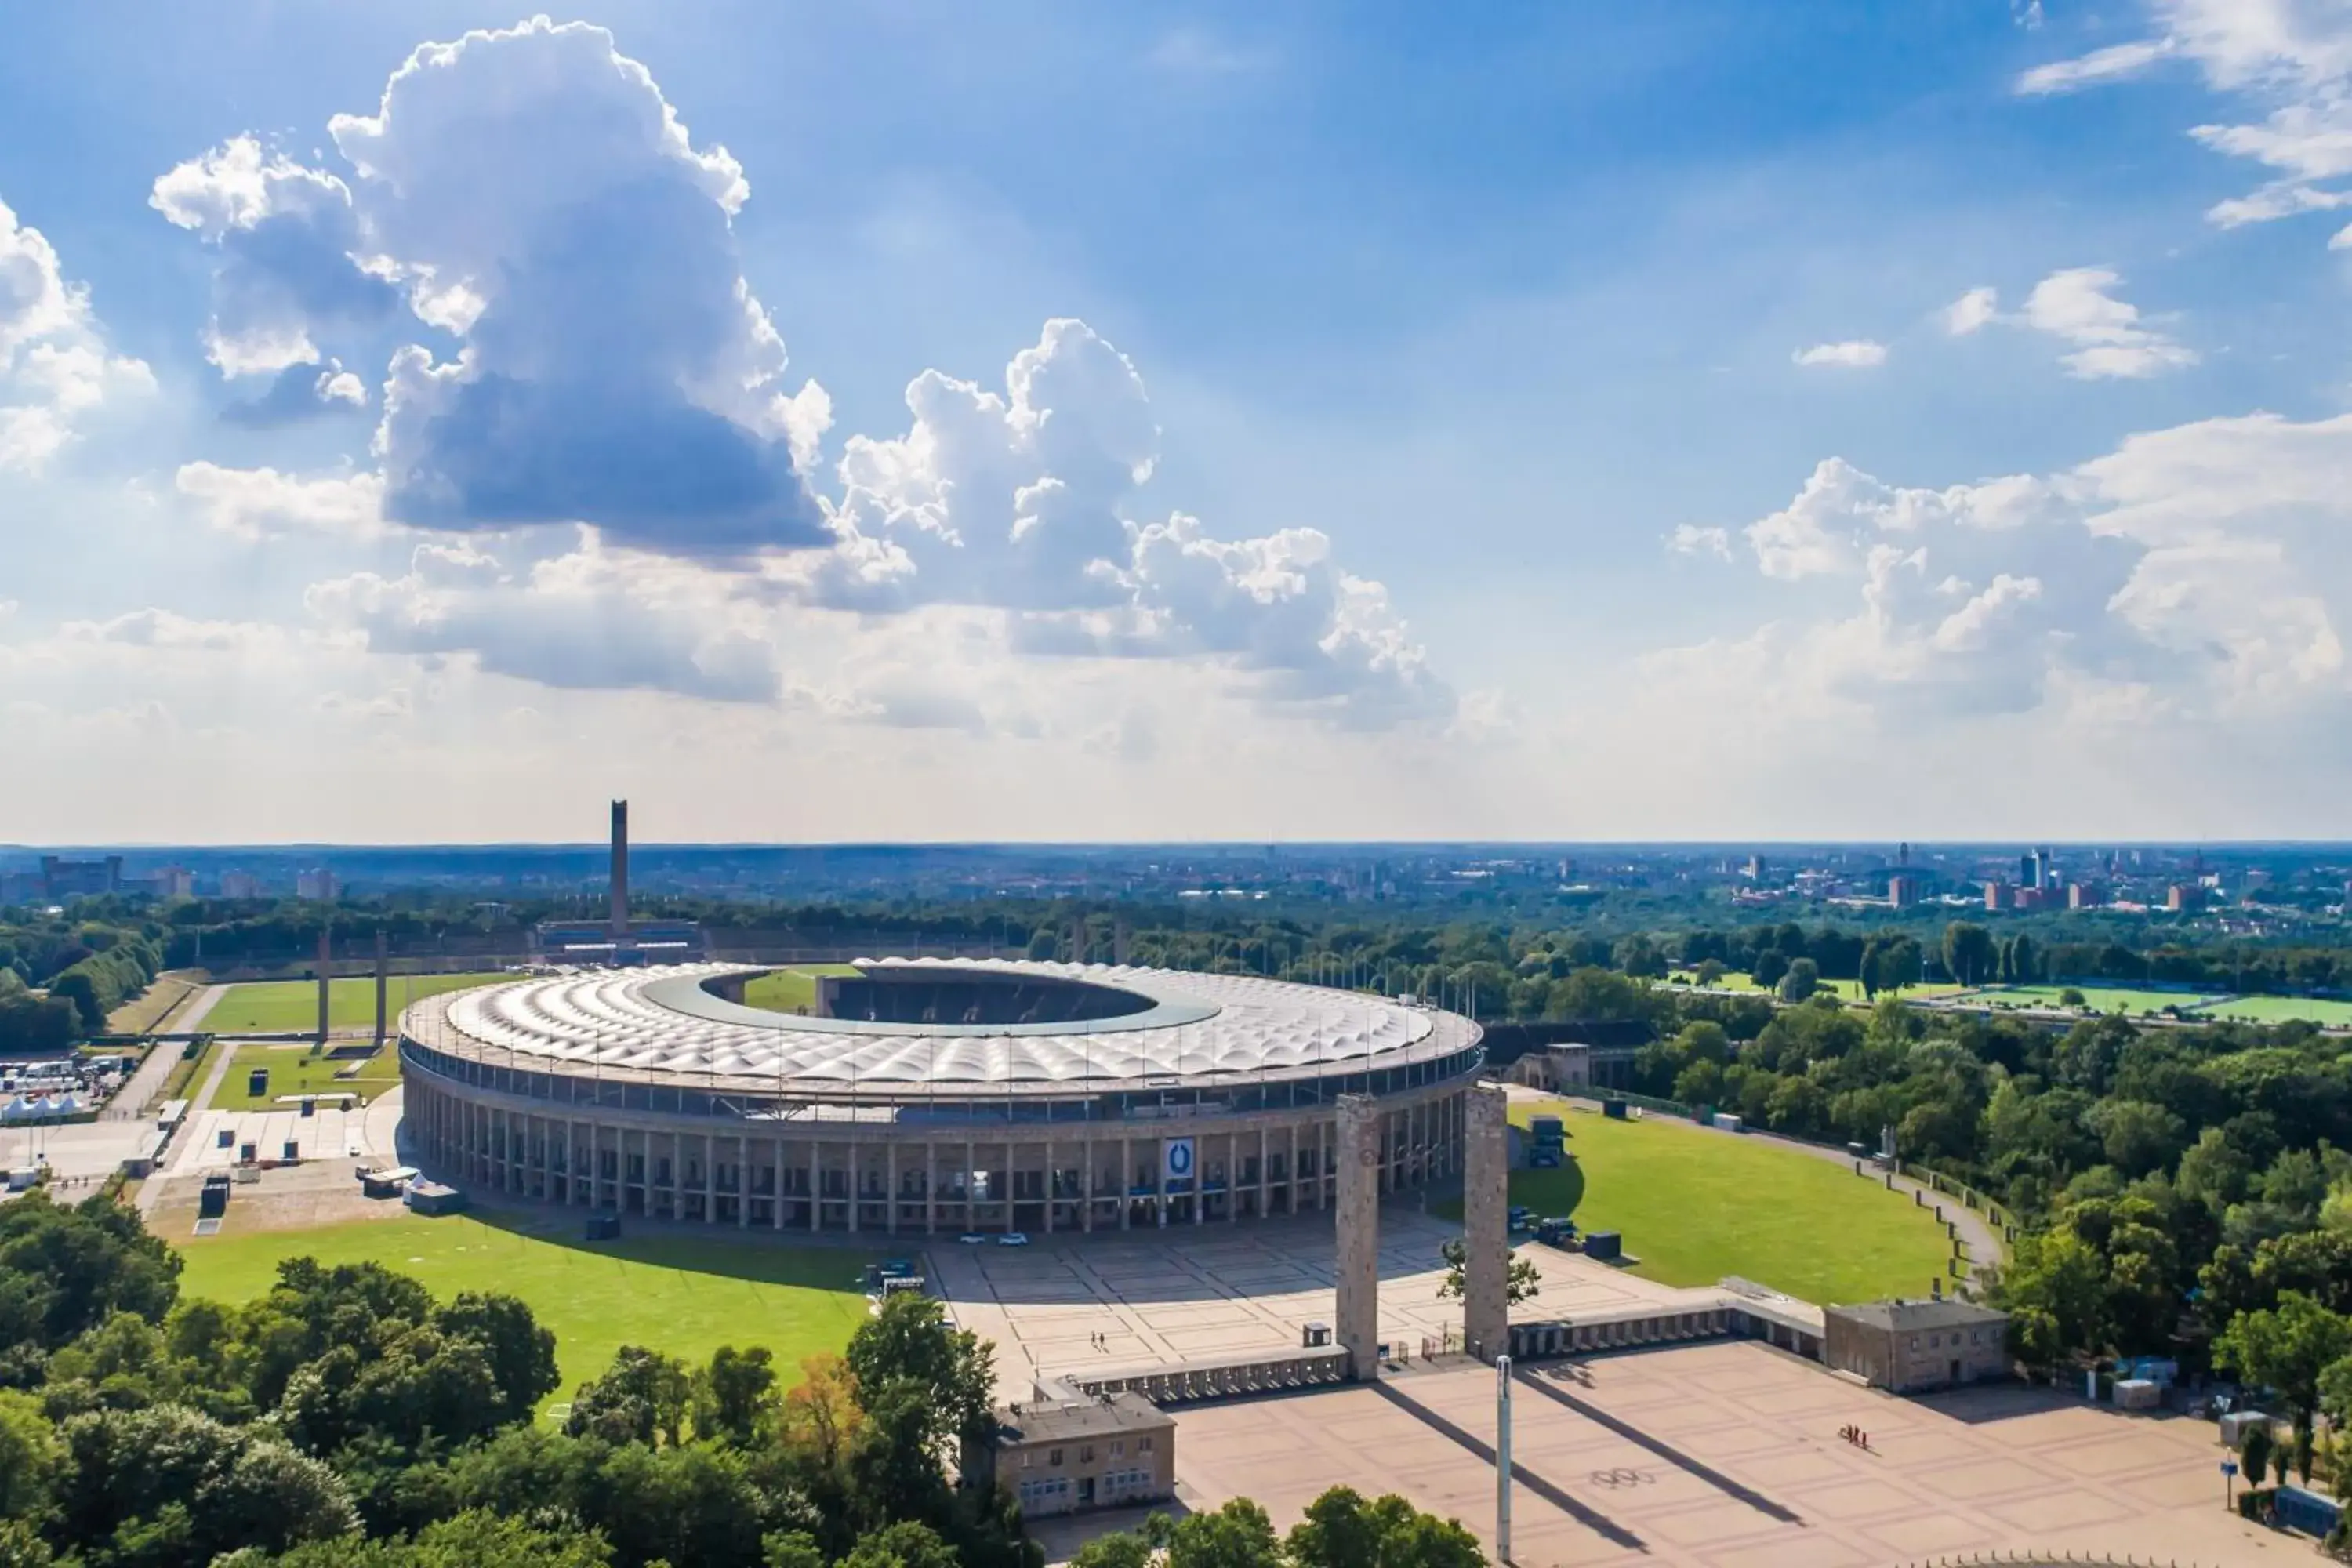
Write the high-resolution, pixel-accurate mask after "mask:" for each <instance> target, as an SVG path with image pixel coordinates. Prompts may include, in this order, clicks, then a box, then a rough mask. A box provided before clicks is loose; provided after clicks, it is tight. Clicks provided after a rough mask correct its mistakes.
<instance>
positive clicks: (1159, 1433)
mask: <svg viewBox="0 0 2352 1568" xmlns="http://www.w3.org/2000/svg"><path fill="white" fill-rule="evenodd" d="M984 1462H985V1463H988V1464H991V1465H992V1466H993V1467H994V1473H995V1475H996V1476H997V1478H998V1479H1001V1480H1003V1482H1004V1484H1005V1485H1006V1486H1008V1487H1010V1488H1011V1489H1013V1493H1014V1495H1016V1496H1017V1497H1019V1498H1020V1500H1021V1511H1022V1512H1023V1513H1024V1514H1025V1515H1028V1516H1029V1517H1031V1518H1042V1517H1045V1516H1046V1515H1049V1514H1057V1513H1079V1512H1083V1511H1085V1510H1088V1509H1098V1508H1128V1507H1131V1506H1133V1505H1135V1504H1138V1503H1147V1502H1164V1501H1166V1500H1168V1499H1170V1498H1171V1497H1174V1496H1175V1495H1176V1418H1175V1417H1174V1416H1172V1415H1168V1414H1167V1413H1166V1412H1165V1411H1163V1410H1161V1409H1160V1407H1159V1406H1158V1405H1154V1404H1152V1403H1151V1401H1150V1400H1149V1399H1146V1398H1144V1397H1143V1395H1141V1394H1107V1395H1104V1396H1102V1397H1100V1398H1096V1399H1080V1400H1065V1401H1060V1402H1057V1403H1054V1404H1045V1405H1012V1406H1010V1407H1008V1408H1006V1409H1003V1410H1000V1411H998V1412H997V1413H996V1445H995V1447H994V1450H993V1451H992V1453H990V1454H989V1455H987V1456H984Z"/></svg>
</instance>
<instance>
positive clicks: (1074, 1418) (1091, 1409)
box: [996, 1394, 1176, 1447]
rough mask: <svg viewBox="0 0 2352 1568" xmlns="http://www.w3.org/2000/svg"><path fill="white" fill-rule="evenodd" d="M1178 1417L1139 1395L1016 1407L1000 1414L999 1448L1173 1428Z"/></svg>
mask: <svg viewBox="0 0 2352 1568" xmlns="http://www.w3.org/2000/svg"><path fill="white" fill-rule="evenodd" d="M1175 1425H1176V1418H1175V1417H1174V1416H1172V1415H1169V1414H1168V1413H1167V1412H1165V1411H1163V1410H1161V1409H1160V1406H1158V1405H1154V1404H1152V1403H1151V1401H1150V1400H1149V1399H1146V1398H1144V1397H1143V1395H1141V1394H1112V1395H1111V1396H1110V1397H1109V1398H1108V1399H1070V1400H1062V1401H1059V1402H1057V1403H1054V1404H1047V1405H1012V1406H1009V1407H1007V1408H1006V1409H1003V1410H1000V1411H998V1412H997V1413H996V1426H997V1433H996V1441H997V1444H998V1446H999V1447H1006V1446H1010V1445H1013V1444H1020V1443H1065V1442H1069V1441H1071V1440H1073V1439H1075V1438H1080V1437H1108V1436H1117V1435H1118V1434H1120V1433H1123V1432H1160V1431H1167V1430H1171V1429H1172V1428H1173V1427H1174V1426H1175Z"/></svg>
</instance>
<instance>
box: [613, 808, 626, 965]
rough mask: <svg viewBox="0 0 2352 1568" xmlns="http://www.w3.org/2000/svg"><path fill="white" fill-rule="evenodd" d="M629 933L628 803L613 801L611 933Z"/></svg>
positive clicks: (618, 934) (615, 935)
mask: <svg viewBox="0 0 2352 1568" xmlns="http://www.w3.org/2000/svg"><path fill="white" fill-rule="evenodd" d="M628 934H629V803H628V802H627V801H625V800H616V801H614V803H613V935H614V938H615V939H618V938H621V937H625V936H626V935H628Z"/></svg>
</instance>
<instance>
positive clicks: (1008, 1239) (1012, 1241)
mask: <svg viewBox="0 0 2352 1568" xmlns="http://www.w3.org/2000/svg"><path fill="white" fill-rule="evenodd" d="M996 1245H997V1246H999V1247H1026V1246H1028V1245H1029V1238H1028V1237H1026V1236H1024V1235H1023V1234H1022V1233H1021V1232H1020V1231H1017V1230H1008V1231H1006V1232H1005V1233H1004V1234H1003V1236H1000V1237H997V1238H996Z"/></svg>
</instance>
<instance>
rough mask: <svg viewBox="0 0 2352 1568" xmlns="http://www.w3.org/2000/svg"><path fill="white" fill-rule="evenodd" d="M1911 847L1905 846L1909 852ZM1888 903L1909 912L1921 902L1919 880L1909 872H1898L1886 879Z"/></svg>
mask: <svg viewBox="0 0 2352 1568" xmlns="http://www.w3.org/2000/svg"><path fill="white" fill-rule="evenodd" d="M1904 848H1905V849H1906V850H1908V849H1909V848H1910V846H1909V845H1907V844H1906V845H1905V846H1904ZM1886 901H1887V902H1888V903H1889V904H1890V905H1892V906H1894V907H1895V909H1898V910H1907V909H1910V908H1912V907H1913V906H1914V905H1916V904H1917V903H1918V901H1919V879H1918V878H1916V877H1914V876H1912V875H1910V874H1909V873H1908V872H1897V873H1896V874H1895V875H1894V876H1892V877H1889V878H1887V879H1886Z"/></svg>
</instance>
